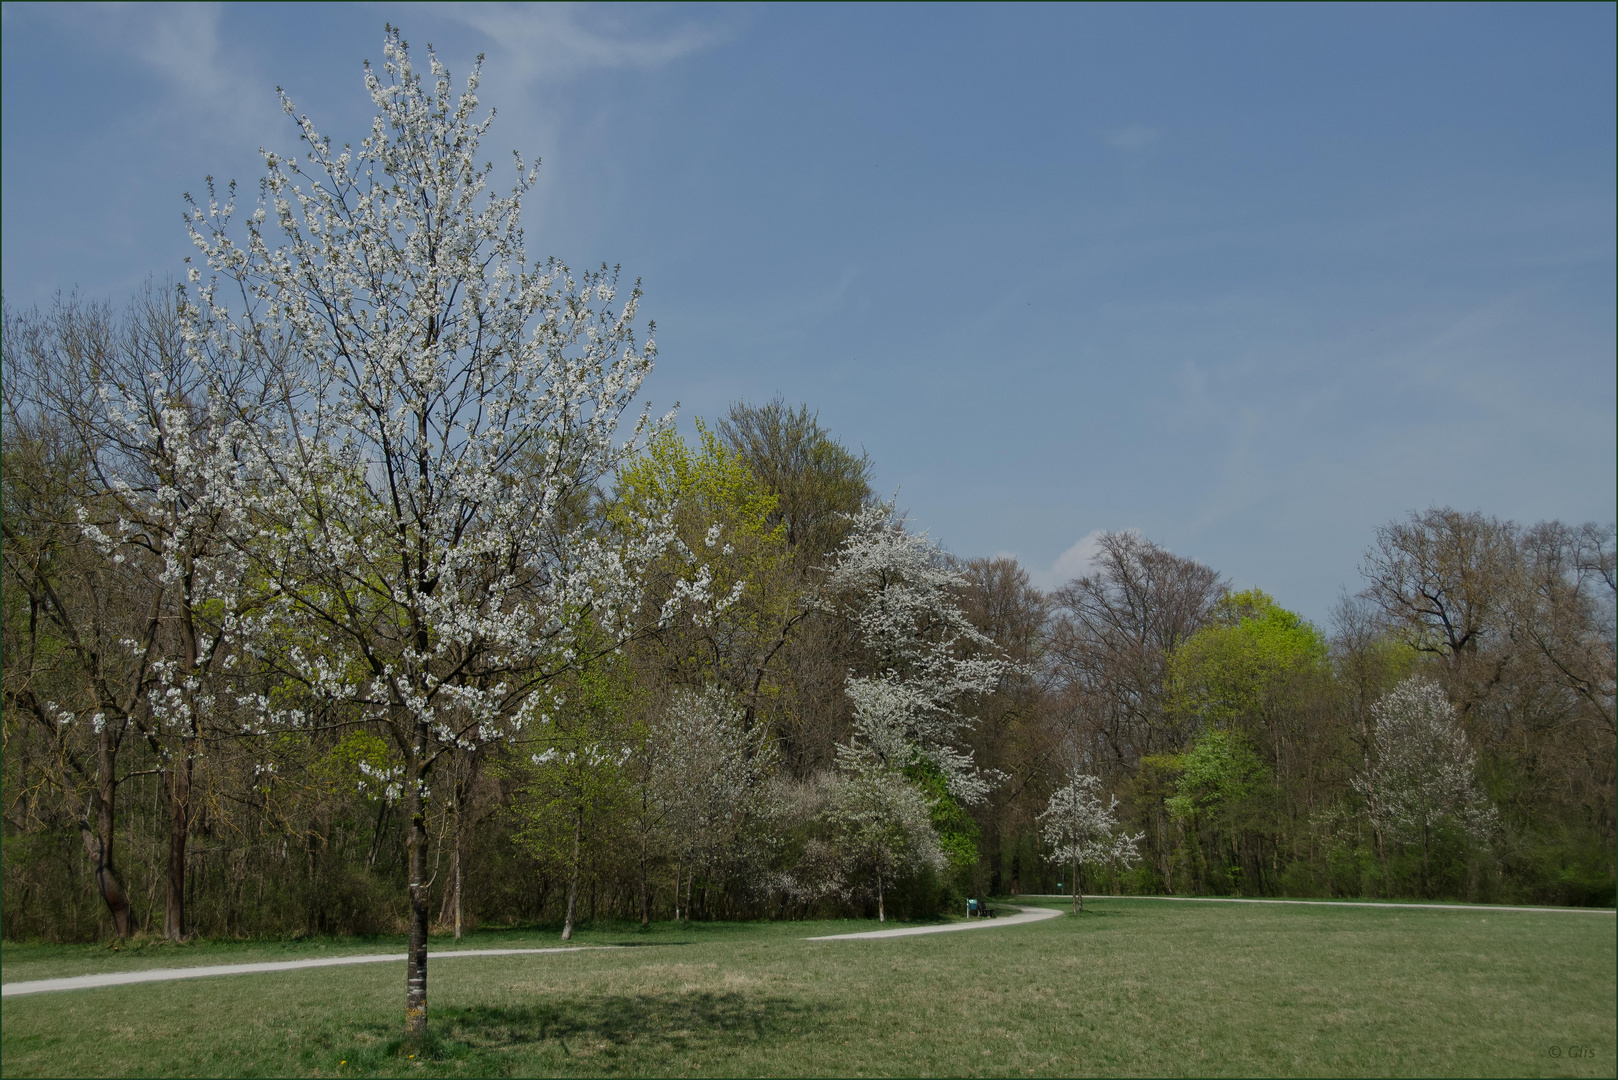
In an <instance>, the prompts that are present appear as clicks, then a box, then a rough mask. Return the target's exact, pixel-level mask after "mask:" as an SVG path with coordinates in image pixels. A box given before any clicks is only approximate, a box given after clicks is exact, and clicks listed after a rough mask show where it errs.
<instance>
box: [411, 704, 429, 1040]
mask: <svg viewBox="0 0 1618 1080" xmlns="http://www.w3.org/2000/svg"><path fill="white" fill-rule="evenodd" d="M427 738H428V732H427V725H426V724H422V723H418V724H417V730H416V746H415V753H414V754H413V755H412V758H413V760H412V761H411V762H410V775H409V776H408V777H407V778H406V780H405V784H406V791H405V808H406V810H407V812H408V814H409V817H410V838H409V840H408V842H407V844H406V847H407V853H408V857H409V862H410V952H409V954H408V956H407V959H406V964H405V1035H406V1036H408V1037H410V1038H412V1039H419V1038H420V1037H422V1036H423V1035H425V1034H426V1033H427V808H426V803H425V801H424V800H423V799H422V797H421V787H422V783H423V782H424V781H425V780H426V777H425V776H424V775H423V772H424V770H423V759H424V758H425V757H426V749H427Z"/></svg>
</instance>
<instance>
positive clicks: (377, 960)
mask: <svg viewBox="0 0 1618 1080" xmlns="http://www.w3.org/2000/svg"><path fill="white" fill-rule="evenodd" d="M1060 914H1062V913H1061V912H1060V911H1059V910H1057V909H1055V908H1036V907H1018V908H1017V914H1015V915H1011V916H1007V917H1006V918H1003V919H981V920H978V921H976V922H965V923H945V924H944V925H942V926H905V927H898V928H895V929H892V930H868V931H865V932H863V933H858V934H827V935H825V936H824V937H812V938H805V939H804V940H805V941H855V940H859V939H862V938H889V937H909V936H910V935H912V934H948V933H951V932H953V931H956V930H987V929H989V928H990V927H993V926H1018V925H1020V924H1022V923H1030V922H1039V921H1040V920H1041V919H1054V918H1056V917H1057V916H1058V915H1060ZM621 947H622V946H618V945H568V946H563V947H559V948H552V949H453V950H449V951H446V952H435V953H428V959H429V960H448V959H453V958H454V957H457V956H529V955H538V954H541V953H568V952H583V951H585V950H586V949H616V948H621ZM405 958H406V957H405V954H404V953H370V954H361V955H359V956H326V957H321V958H320V959H317V960H274V961H267V962H264V963H258V964H211V965H208V966H206V967H183V968H148V969H147V970H145V971H114V972H108V973H106V974H102V975H73V976H70V977H68V978H65V979H31V980H28V981H26V982H12V983H5V984H3V985H0V997H17V996H18V995H21V994H48V993H51V992H52V991H56V990H89V989H93V988H94V987H98V986H128V985H129V984H130V983H144V982H165V981H167V980H170V979H206V978H211V977H213V976H215V975H256V974H260V973H262V972H270V971H297V970H300V969H302V968H321V967H339V966H341V965H344V964H386V963H403V962H404V960H405Z"/></svg>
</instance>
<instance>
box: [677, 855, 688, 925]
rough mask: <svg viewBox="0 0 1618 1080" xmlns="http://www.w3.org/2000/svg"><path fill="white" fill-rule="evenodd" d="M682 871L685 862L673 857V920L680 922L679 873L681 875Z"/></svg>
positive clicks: (683, 870) (680, 878)
mask: <svg viewBox="0 0 1618 1080" xmlns="http://www.w3.org/2000/svg"><path fill="white" fill-rule="evenodd" d="M684 873H685V863H684V861H683V860H680V859H675V860H674V921H675V922H680V921H681V920H680V882H681V880H682V877H681V875H683V874H684Z"/></svg>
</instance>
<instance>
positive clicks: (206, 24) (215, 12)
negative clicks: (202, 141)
mask: <svg viewBox="0 0 1618 1080" xmlns="http://www.w3.org/2000/svg"><path fill="white" fill-rule="evenodd" d="M38 13H39V14H40V15H43V16H44V17H46V18H49V19H52V20H53V21H56V22H57V23H58V24H59V25H61V26H63V27H65V28H68V29H70V30H71V31H72V32H74V33H77V34H79V35H82V37H83V38H85V39H87V41H88V42H89V43H93V44H94V45H95V46H96V47H99V48H101V49H104V50H106V51H108V52H117V53H123V54H124V55H125V56H128V57H130V58H131V59H133V60H135V61H137V62H139V63H140V64H142V65H144V66H145V67H146V68H147V69H148V70H150V71H151V72H153V73H154V74H156V75H157V76H158V77H159V78H160V79H161V80H162V81H163V82H164V83H165V84H166V88H167V91H168V92H167V94H166V95H165V96H164V98H163V100H162V102H161V104H160V105H159V106H158V108H156V109H154V110H153V114H152V121H153V123H154V124H172V123H176V122H178V123H182V124H187V125H191V126H192V127H193V128H195V127H197V125H199V124H201V125H204V126H203V127H201V128H200V130H201V131H202V132H203V133H206V134H212V135H214V136H215V137H218V138H221V139H225V140H228V141H238V140H243V139H245V141H248V142H256V141H258V140H261V139H263V138H265V137H266V136H267V135H268V134H269V133H270V132H271V131H272V130H273V128H274V125H276V124H277V122H278V121H279V119H280V115H281V109H280V107H279V105H278V104H277V102H276V99H275V94H274V88H273V87H272V86H271V85H270V84H269V82H268V81H267V80H265V79H264V78H263V77H262V76H261V74H260V73H259V72H258V70H257V66H256V65H255V64H254V63H253V62H252V59H251V57H250V54H249V53H248V52H247V51H244V50H242V49H240V48H233V47H228V46H227V45H226V44H225V43H224V41H223V40H222V39H221V35H220V20H221V18H222V16H223V14H224V12H223V8H222V5H220V4H216V3H199V4H86V5H83V6H75V5H60V6H56V5H53V6H50V7H46V8H44V9H42V10H40V11H39V12H38Z"/></svg>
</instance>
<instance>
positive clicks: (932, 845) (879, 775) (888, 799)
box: [825, 747, 948, 922]
mask: <svg viewBox="0 0 1618 1080" xmlns="http://www.w3.org/2000/svg"><path fill="white" fill-rule="evenodd" d="M838 759H839V760H838V766H839V773H838V776H837V778H836V779H835V780H833V781H832V784H831V787H830V789H829V791H828V792H827V799H826V809H825V817H826V821H827V822H828V823H829V824H830V825H831V827H832V845H833V850H834V851H835V852H836V858H837V862H838V863H839V864H840V865H839V867H838V871H839V876H840V877H842V878H843V879H844V880H845V881H859V880H860V879H862V878H863V879H865V880H867V881H870V882H871V883H872V884H873V885H874V886H875V887H876V918H877V921H878V922H886V921H887V918H888V912H887V889H888V887H889V886H891V885H892V884H893V883H894V881H895V880H897V879H898V878H900V877H903V876H905V875H907V874H912V873H916V872H918V871H920V870H922V869H925V868H931V869H933V870H942V869H944V867H945V866H946V865H947V864H948V860H947V859H946V858H945V856H944V850H943V848H942V847H940V846H939V843H938V833H937V832H936V831H935V830H934V828H933V822H932V810H931V808H930V807H928V805H927V800H926V799H925V798H924V797H923V796H922V794H921V792H920V791H918V790H917V789H916V786H915V785H914V784H912V783H911V782H910V781H909V780H907V779H906V778H905V776H904V774H903V773H901V772H899V771H898V770H897V769H894V768H893V767H891V766H889V765H888V764H887V763H886V762H884V761H883V760H881V759H880V758H879V757H878V756H877V754H876V753H875V752H874V751H871V750H869V749H868V748H863V747H862V748H858V749H851V748H847V747H844V748H841V750H840V753H839V754H838Z"/></svg>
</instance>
